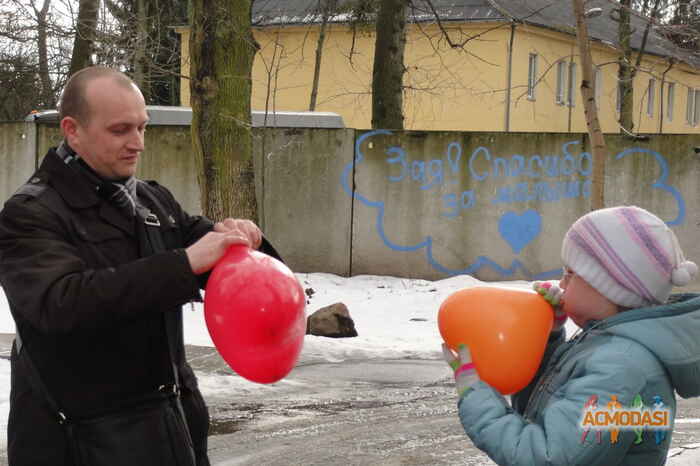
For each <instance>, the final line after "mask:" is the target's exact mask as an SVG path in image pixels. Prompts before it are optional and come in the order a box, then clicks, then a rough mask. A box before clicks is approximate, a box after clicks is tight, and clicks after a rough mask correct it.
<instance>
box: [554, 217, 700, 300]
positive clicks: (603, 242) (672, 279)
mask: <svg viewBox="0 0 700 466" xmlns="http://www.w3.org/2000/svg"><path fill="white" fill-rule="evenodd" d="M561 257H562V260H563V261H564V264H565V265H566V266H567V267H569V268H570V269H571V270H573V271H574V272H575V273H576V274H577V275H580V276H581V277H582V278H583V279H584V280H586V282H587V283H588V284H589V285H591V286H592V287H593V288H595V289H596V290H597V291H598V292H599V293H600V294H602V295H603V296H605V297H606V298H608V299H609V300H610V301H612V302H613V303H615V304H617V305H619V306H622V307H629V308H634V307H642V306H649V305H653V304H661V303H664V302H665V301H666V299H668V296H669V294H670V293H671V288H672V287H673V286H684V285H687V284H688V283H690V281H691V280H692V279H693V278H694V277H695V275H696V274H697V273H698V266H697V265H696V264H695V263H694V262H691V261H687V260H686V259H685V257H684V256H683V251H681V248H680V246H679V245H678V239H677V238H676V235H675V234H674V233H673V231H671V229H670V228H668V226H666V224H665V223H664V222H663V220H661V219H660V218H658V217H657V216H656V215H654V214H652V213H650V212H648V211H646V210H644V209H641V208H639V207H634V206H620V207H611V208H608V209H600V210H595V211H593V212H589V213H588V214H586V215H584V216H583V217H581V218H579V219H578V220H576V222H574V224H573V225H572V226H571V228H569V231H567V232H566V236H565V237H564V242H563V244H562V249H561Z"/></svg>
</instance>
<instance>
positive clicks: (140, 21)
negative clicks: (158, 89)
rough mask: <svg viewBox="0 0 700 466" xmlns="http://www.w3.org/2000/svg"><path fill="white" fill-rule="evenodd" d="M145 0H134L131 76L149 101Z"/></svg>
mask: <svg viewBox="0 0 700 466" xmlns="http://www.w3.org/2000/svg"><path fill="white" fill-rule="evenodd" d="M146 2H147V0H136V2H135V3H136V42H135V44H134V72H133V75H132V78H133V80H134V82H135V83H136V85H137V86H138V87H139V89H141V92H142V93H143V97H144V98H145V99H146V102H150V82H149V81H148V79H146V76H147V69H148V65H147V58H146V49H147V47H148V29H149V28H148V15H147V13H146Z"/></svg>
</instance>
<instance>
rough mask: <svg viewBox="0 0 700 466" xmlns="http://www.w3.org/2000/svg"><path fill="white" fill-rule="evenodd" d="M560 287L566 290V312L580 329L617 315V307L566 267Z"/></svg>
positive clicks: (564, 298) (564, 295)
mask: <svg viewBox="0 0 700 466" xmlns="http://www.w3.org/2000/svg"><path fill="white" fill-rule="evenodd" d="M559 287H560V288H561V289H562V290H564V294H563V295H562V301H563V303H564V304H563V306H564V312H566V314H567V315H568V316H569V318H571V320H573V321H574V323H575V324H576V325H578V326H579V327H583V326H584V325H585V324H586V322H588V321H589V320H592V319H595V320H602V319H605V318H606V317H610V316H611V315H614V314H617V312H618V309H617V305H616V304H615V303H613V302H611V301H610V300H608V299H607V298H606V297H605V296H603V295H602V294H600V293H598V292H597V291H596V290H595V288H593V287H592V286H591V285H589V284H588V283H587V282H586V280H584V279H583V278H582V277H581V276H580V275H577V274H576V272H574V271H573V270H571V269H570V268H568V267H566V268H565V269H564V276H562V278H561V280H560V282H559Z"/></svg>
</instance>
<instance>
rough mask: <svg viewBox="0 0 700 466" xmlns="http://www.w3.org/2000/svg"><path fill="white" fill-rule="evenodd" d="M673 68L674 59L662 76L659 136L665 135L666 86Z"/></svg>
mask: <svg viewBox="0 0 700 466" xmlns="http://www.w3.org/2000/svg"><path fill="white" fill-rule="evenodd" d="M671 68H673V58H669V59H668V68H666V69H665V70H664V72H663V73H662V74H661V99H660V100H661V102H659V105H660V107H659V134H664V118H666V115H664V84H666V73H668V72H669V71H671Z"/></svg>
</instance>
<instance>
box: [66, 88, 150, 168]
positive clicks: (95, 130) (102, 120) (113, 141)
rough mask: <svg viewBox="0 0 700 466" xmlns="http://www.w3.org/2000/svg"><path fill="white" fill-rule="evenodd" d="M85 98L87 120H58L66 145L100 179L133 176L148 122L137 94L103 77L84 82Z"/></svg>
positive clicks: (144, 108) (141, 101)
mask: <svg viewBox="0 0 700 466" xmlns="http://www.w3.org/2000/svg"><path fill="white" fill-rule="evenodd" d="M85 97H86V100H87V102H88V105H89V106H90V116H89V118H88V121H86V122H82V123H81V122H79V121H77V120H75V119H74V118H71V117H65V118H64V119H63V121H61V128H62V129H63V132H64V135H65V136H66V140H67V141H68V144H69V145H70V146H71V147H72V148H73V149H74V150H75V151H76V152H77V153H78V155H80V157H81V158H82V159H83V160H85V162H86V163H87V164H88V165H90V167H92V169H93V170H95V171H96V172H97V173H98V174H99V175H100V176H102V177H104V178H107V179H121V178H128V177H130V176H132V175H134V173H135V172H136V166H137V163H138V159H139V155H140V154H141V151H143V148H144V146H143V137H144V132H145V130H146V123H147V122H148V114H147V113H146V104H145V102H144V99H143V96H142V95H141V92H140V91H139V90H138V88H137V87H136V86H125V85H124V84H121V83H118V82H116V81H114V79H113V78H109V77H106V78H98V79H95V80H93V81H91V82H90V83H88V85H87V88H86V89H85Z"/></svg>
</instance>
